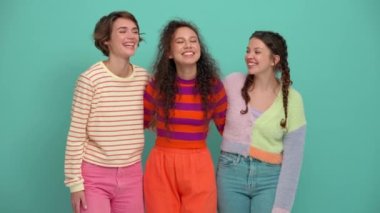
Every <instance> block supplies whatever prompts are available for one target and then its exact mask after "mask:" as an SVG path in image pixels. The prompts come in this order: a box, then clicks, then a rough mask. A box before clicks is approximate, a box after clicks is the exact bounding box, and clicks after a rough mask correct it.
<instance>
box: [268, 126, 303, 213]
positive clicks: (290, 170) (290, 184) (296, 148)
mask: <svg viewBox="0 0 380 213" xmlns="http://www.w3.org/2000/svg"><path fill="white" fill-rule="evenodd" d="M305 135H306V125H304V126H301V127H300V128H298V129H296V130H294V131H292V132H290V133H288V134H287V135H285V138H284V153H283V161H282V166H281V172H280V177H279V180H278V185H277V191H276V198H275V202H274V205H273V210H272V213H288V212H290V211H291V209H292V206H293V202H294V199H295V195H296V191H297V185H298V179H299V175H300V171H301V166H302V159H303V151H304V144H305Z"/></svg>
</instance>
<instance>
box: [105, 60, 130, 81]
mask: <svg viewBox="0 0 380 213" xmlns="http://www.w3.org/2000/svg"><path fill="white" fill-rule="evenodd" d="M104 64H105V65H106V66H107V68H108V69H109V70H110V71H111V72H112V73H113V74H115V75H117V76H119V77H122V78H124V77H128V76H129V75H131V73H132V71H133V70H132V65H131V63H130V62H129V58H128V59H121V58H114V57H110V58H109V59H108V60H106V61H104Z"/></svg>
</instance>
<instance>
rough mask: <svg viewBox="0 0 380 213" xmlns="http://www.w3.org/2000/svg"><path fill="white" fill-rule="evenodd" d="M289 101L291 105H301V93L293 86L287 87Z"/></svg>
mask: <svg viewBox="0 0 380 213" xmlns="http://www.w3.org/2000/svg"><path fill="white" fill-rule="evenodd" d="M289 103H290V104H292V105H303V100H302V95H301V93H300V92H299V91H298V90H296V89H295V88H294V87H290V88H289Z"/></svg>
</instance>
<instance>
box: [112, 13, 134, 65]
mask: <svg viewBox="0 0 380 213" xmlns="http://www.w3.org/2000/svg"><path fill="white" fill-rule="evenodd" d="M138 43H139V30H138V28H137V25H136V24H135V22H133V21H131V20H130V19H126V18H118V19H116V20H115V22H114V23H113V25H112V32H111V37H110V39H109V40H108V41H106V42H105V44H106V45H107V46H108V49H109V56H110V57H119V58H130V57H131V56H133V55H134V54H135V51H136V49H137V46H138Z"/></svg>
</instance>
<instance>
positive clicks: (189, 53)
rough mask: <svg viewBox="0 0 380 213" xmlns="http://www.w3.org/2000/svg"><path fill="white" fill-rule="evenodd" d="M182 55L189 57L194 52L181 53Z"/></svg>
mask: <svg viewBox="0 0 380 213" xmlns="http://www.w3.org/2000/svg"><path fill="white" fill-rule="evenodd" d="M182 54H183V55H186V56H191V55H194V52H184V53H182Z"/></svg>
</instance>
